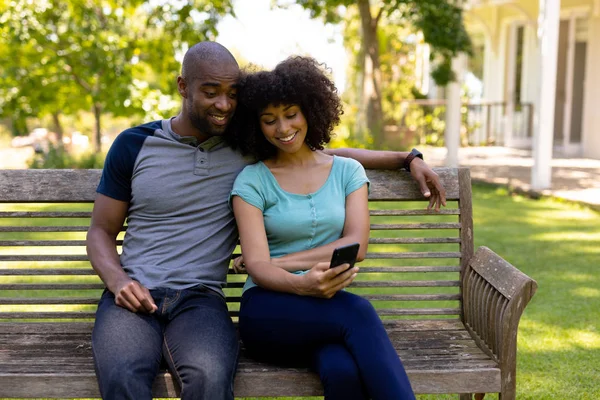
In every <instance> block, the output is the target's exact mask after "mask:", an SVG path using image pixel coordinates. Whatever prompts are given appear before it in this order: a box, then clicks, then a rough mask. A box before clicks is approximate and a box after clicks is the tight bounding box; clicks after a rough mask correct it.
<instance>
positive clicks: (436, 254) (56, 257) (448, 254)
mask: <svg viewBox="0 0 600 400" xmlns="http://www.w3.org/2000/svg"><path fill="white" fill-rule="evenodd" d="M460 256H461V254H460V252H457V251H421V252H416V251H413V252H411V251H406V252H402V253H375V252H371V253H367V255H366V256H365V259H368V260H380V259H408V258H410V259H413V258H460ZM0 261H31V262H33V261H89V258H88V256H87V255H83V254H81V255H78V254H44V255H29V254H14V255H0Z"/></svg>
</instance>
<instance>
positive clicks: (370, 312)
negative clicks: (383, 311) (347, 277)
mask: <svg viewBox="0 0 600 400" xmlns="http://www.w3.org/2000/svg"><path fill="white" fill-rule="evenodd" d="M348 294H350V293H348ZM345 301H346V302H347V303H348V304H347V310H348V313H349V315H350V316H351V318H352V319H353V320H354V321H355V322H356V323H359V324H369V323H374V322H377V323H379V322H380V321H381V320H380V319H379V316H378V315H377V311H376V310H375V308H374V307H373V305H372V304H371V302H369V300H367V299H365V298H364V297H361V296H358V295H354V294H350V296H347V297H346V299H345Z"/></svg>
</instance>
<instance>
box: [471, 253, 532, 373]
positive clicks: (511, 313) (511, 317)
mask: <svg viewBox="0 0 600 400" xmlns="http://www.w3.org/2000/svg"><path fill="white" fill-rule="evenodd" d="M536 289H537V283H536V282H535V281H534V280H533V279H531V278H530V277H528V276H527V275H525V274H524V273H522V272H521V271H519V270H518V269H517V268H515V267H514V266H513V265H511V264H510V263H508V262H507V261H506V260H504V259H503V258H502V257H500V256H499V255H497V254H496V253H494V252H493V251H492V250H490V249H489V248H487V247H484V246H482V247H480V248H479V249H477V251H476V252H475V254H474V255H473V257H472V258H471V260H470V261H469V262H468V264H467V267H466V270H465V271H463V276H462V291H463V314H462V319H463V322H464V324H465V326H466V327H467V329H468V330H469V331H470V332H471V335H473V337H474V338H475V340H476V341H477V342H478V343H479V344H480V346H481V347H482V349H483V350H484V351H486V352H488V354H490V355H491V356H492V357H494V358H495V359H496V360H497V361H498V363H499V364H500V368H501V369H502V375H503V376H504V375H505V372H506V374H508V376H507V377H506V378H507V379H509V380H510V379H511V378H510V377H511V376H512V379H513V381H514V376H515V375H514V374H515V372H516V357H517V329H518V326H519V320H520V319H521V315H522V314H523V310H524V309H525V307H526V306H527V304H528V303H529V300H531V298H532V297H533V295H534V293H535V291H536Z"/></svg>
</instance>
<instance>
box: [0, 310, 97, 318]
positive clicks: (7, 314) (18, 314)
mask: <svg viewBox="0 0 600 400" xmlns="http://www.w3.org/2000/svg"><path fill="white" fill-rule="evenodd" d="M95 316H96V313H95V312H85V311H81V312H68V311H58V312H0V319H72V318H84V319H85V318H87V319H92V318H94V317H95Z"/></svg>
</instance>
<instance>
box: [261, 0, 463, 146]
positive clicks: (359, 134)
mask: <svg viewBox="0 0 600 400" xmlns="http://www.w3.org/2000/svg"><path fill="white" fill-rule="evenodd" d="M273 2H274V4H276V5H278V6H286V5H289V4H290V3H291V1H290V0H273ZM295 3H297V4H299V5H301V6H302V7H303V8H304V9H306V10H309V11H310V13H311V16H312V17H313V18H322V19H323V20H324V21H325V22H328V23H338V22H341V21H343V22H344V24H345V25H344V26H345V34H344V44H345V46H346V48H347V49H348V51H349V52H350V54H351V67H350V71H349V73H348V81H349V92H351V93H349V94H347V95H346V96H345V100H346V101H347V102H348V103H349V104H352V105H353V106H355V107H356V110H357V112H358V115H357V117H356V118H355V120H354V126H351V127H350V126H348V127H347V129H348V130H349V131H351V132H353V134H355V135H356V136H355V137H356V139H357V140H359V141H366V140H367V138H372V139H373V143H374V145H375V147H377V148H384V147H386V144H385V142H386V140H385V129H384V126H385V125H386V124H387V125H390V124H392V125H393V124H396V123H399V122H400V121H401V120H402V119H403V112H404V111H403V110H402V109H400V108H399V107H398V103H399V102H400V101H402V100H408V99H411V98H412V97H411V89H412V88H413V87H415V85H416V82H415V52H416V51H415V50H416V46H417V45H418V44H419V41H420V40H421V39H420V38H422V40H423V41H424V42H425V43H427V44H429V45H430V48H431V53H430V54H431V59H432V60H433V61H434V62H435V64H437V65H436V67H435V69H434V72H433V74H432V77H433V79H434V80H435V82H436V84H438V85H440V86H444V85H446V84H447V83H449V82H450V81H452V80H453V79H454V78H455V77H454V73H453V72H452V70H451V68H450V65H451V63H450V61H451V59H452V57H453V56H455V55H456V54H457V53H459V52H467V53H471V41H470V39H469V36H468V34H467V32H466V29H465V27H464V24H463V19H462V9H461V8H460V7H457V6H456V5H455V4H454V3H453V2H450V1H448V0H386V1H383V0H358V1H353V0H296V1H295ZM415 38H417V39H415ZM411 137H412V133H411V132H410V131H406V135H405V137H404V138H403V139H402V140H403V142H408V141H410V138H411ZM434 142H439V141H437V140H436V141H434ZM405 145H406V144H405Z"/></svg>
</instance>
